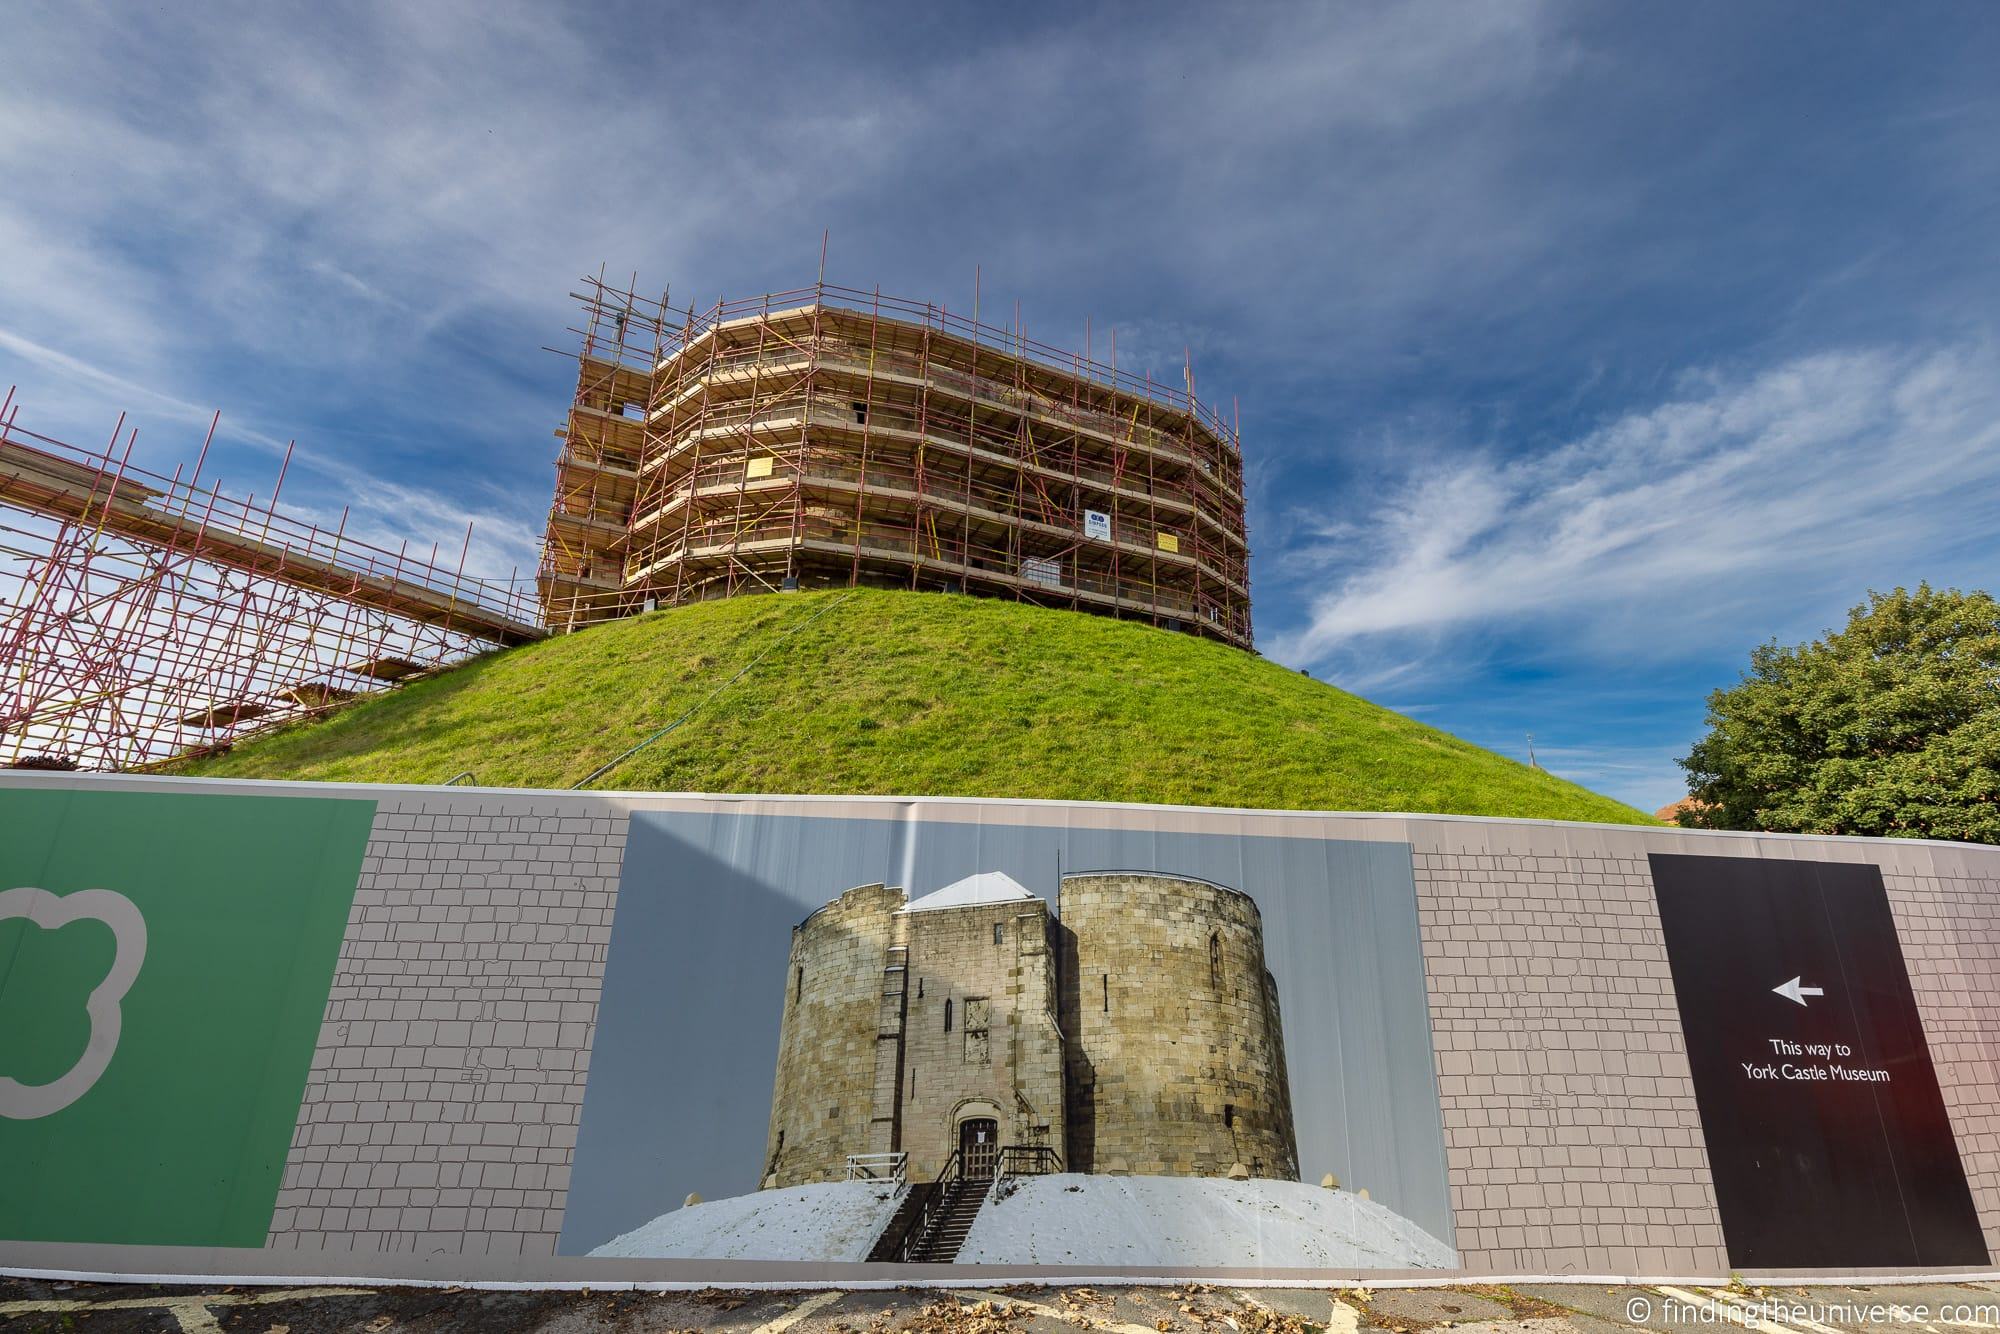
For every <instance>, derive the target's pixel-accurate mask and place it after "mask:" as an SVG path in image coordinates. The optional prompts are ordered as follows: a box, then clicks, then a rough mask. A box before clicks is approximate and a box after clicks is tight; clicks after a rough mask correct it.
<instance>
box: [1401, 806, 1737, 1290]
mask: <svg viewBox="0 0 2000 1334" xmlns="http://www.w3.org/2000/svg"><path fill="white" fill-rule="evenodd" d="M1444 832H1445V833H1446V834H1447V835H1448V836H1449V835H1456V837H1455V838H1452V839H1451V841H1450V842H1444V841H1442V840H1440V841H1432V840H1429V839H1426V840H1424V841H1423V842H1420V843H1419V844H1418V850H1417V851H1416V852H1415V853H1414V854H1413V857H1414V861H1415V872H1416V884H1417V911H1418V914H1419V918H1420V920H1421V922H1422V938H1423V951H1424V969H1425V973H1426V978H1427V983H1428V986H1429V990H1430V1000H1431V1041H1432V1047H1433V1050H1434V1051H1435V1053H1436V1057H1437V1068H1438V1087H1439V1094H1440V1099H1441V1102H1442V1107H1443V1113H1444V1135H1445V1158H1446V1166H1447V1170H1448V1174H1449V1180H1450V1184H1451V1204H1452V1210H1453V1213H1454V1215H1455V1217H1456V1220H1457V1232H1458V1249H1459V1253H1460V1255H1461V1257H1462V1258H1463V1260H1464V1262H1465V1265H1466V1267H1467V1268H1473V1269H1485V1270H1489V1271H1494V1270H1497V1271H1499V1272H1503V1273H1524V1274H1527V1273H1536V1274H1564V1273H1600V1274H1601V1273H1607V1272H1609V1273H1652V1274H1719V1273H1726V1272H1728V1269H1729V1264H1728V1258H1727V1255H1726V1253H1725V1251H1724V1248H1723V1239H1722V1220H1721V1216H1720V1215H1719V1214H1718V1213H1717V1211H1716V1206H1715V1193H1714V1188H1713V1186H1712V1184H1711V1180H1710V1177H1709V1168H1708V1154H1707V1152H1706V1150H1705V1149H1704V1147H1703V1140H1702V1134H1701V1119H1700V1115H1699V1112H1698V1111H1697V1109H1696V1106H1695V1096H1694V1078H1693V1074H1692V1072H1691V1071H1690V1070H1689V1068H1688V1060H1687V1049H1686V1046H1685V1045H1684V1043H1683V1041H1682V1038H1681V1026H1680V1012H1679V1010H1678V1009H1677V1008H1676V1006H1675V1003H1674V990H1673V975H1672V973H1671V972H1670V971H1669V969H1668V966H1667V949H1666V941H1665V938H1664V936H1663V935H1662V933H1661V931H1660V920H1659V913H1658V910H1657V908H1656V907H1655V904H1654V899H1653V882H1652V873H1651V871H1650V869H1649V868H1648V866H1647V862H1646V857H1645V852H1644V851H1643V850H1642V849H1640V848H1639V847H1638V846H1637V840H1631V839H1627V840H1623V842H1624V843H1625V845H1626V846H1625V848H1624V849H1621V850H1620V851H1619V852H1618V853H1616V854H1615V855H1614V854H1613V853H1611V852H1610V851H1607V850H1597V849H1592V848H1589V847H1584V848H1579V849H1575V850H1566V848H1565V839H1564V838H1563V833H1564V831H1561V830H1544V829H1537V828H1534V827H1532V826H1509V827H1496V826H1486V825H1475V826H1465V827H1462V828H1461V829H1459V830H1454V829H1452V828H1451V827H1449V826H1447V827H1446V828H1445V830H1444ZM1598 842H1600V843H1604V842H1606V840H1604V839H1599V840H1598ZM1426 843H1429V844H1430V846H1431V847H1433V848H1438V849H1439V850H1435V851H1430V850H1425V844H1426ZM1454 843H1455V844H1456V845H1457V847H1456V848H1454V847H1453V844H1454ZM1441 844H1442V846H1440V845H1441ZM1458 849H1463V850H1458Z"/></svg>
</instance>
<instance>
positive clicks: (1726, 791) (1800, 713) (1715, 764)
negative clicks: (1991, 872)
mask: <svg viewBox="0 0 2000 1334" xmlns="http://www.w3.org/2000/svg"><path fill="white" fill-rule="evenodd" d="M1708 728H1709V731H1708V735H1706V736H1704V737H1703V738H1702V739H1701V740H1700V741H1698V742H1696V743H1695V746H1694V749H1693V750H1692V751H1691V752H1690V753H1689V755H1688V757H1687V758H1686V759H1684V760H1682V761H1681V762H1680V764H1681V767H1682V768H1684V769H1686V770H1687V772H1688V791H1689V794H1690V795H1691V796H1692V797H1693V798H1694V802H1693V803H1692V804H1691V809H1688V810H1686V811H1685V812H1684V813H1683V814H1682V815H1681V817H1680V822H1681V823H1682V824H1688V825H1700V826H1704V827H1707V828H1710V829H1768V830H1776V831H1781V832H1787V833H1804V834H1869V835H1885V836H1890V837H1902V838H1946V839H1960V840H1964V841H1967V842H1982V843H2000V603H1996V602H1995V601H1994V600H1993V598H1992V597H1991V596H1990V595H1989V594H1986V593H1981V592H1976V591H1975V592H1971V593H1961V592H1959V591H1958V590H1957V589H1945V590H1942V591H1934V590H1933V589H1932V588H1931V587H1930V585H1928V584H1922V585H1919V586H1918V588H1917V590H1916V591H1915V592H1914V593H1911V592H1906V591H1905V590H1903V589H1901V588H1898V589H1897V590H1896V591H1895V592H1893V593H1875V592H1870V593H1869V595H1868V602H1867V604H1866V605H1864V606H1859V607H1856V608H1855V609H1854V610H1853V611H1852V612H1851V613H1849V615H1848V620H1847V627H1846V628H1845V629H1843V630H1836V631H1832V632H1830V633H1829V634H1828V635H1827V636H1826V637H1825V638H1824V639H1818V640H1814V641H1813V642H1812V643H1810V644H1805V645H1801V646H1799V647H1797V648H1780V647H1778V645H1777V644H1776V643H1770V644H1765V645H1763V646H1762V647H1761V648H1758V649H1757V650H1755V651H1754V652H1753V653H1752V654H1751V655H1750V670H1749V671H1748V672H1747V673H1745V674H1744V677H1743V680H1742V681H1741V682H1740V683H1739V684H1737V685H1735V686H1732V687H1730V688H1728V689H1726V690H1718V691H1716V692H1715V693H1714V694H1712V695H1710V696H1709V697H1708Z"/></svg>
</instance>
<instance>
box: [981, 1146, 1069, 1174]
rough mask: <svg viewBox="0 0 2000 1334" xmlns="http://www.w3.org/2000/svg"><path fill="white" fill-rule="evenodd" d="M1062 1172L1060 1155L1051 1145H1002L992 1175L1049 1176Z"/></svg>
mask: <svg viewBox="0 0 2000 1334" xmlns="http://www.w3.org/2000/svg"><path fill="white" fill-rule="evenodd" d="M1062 1170H1063V1161H1062V1155H1061V1154H1059V1153H1057V1152H1056V1150H1055V1146H1054V1145H1052V1144H1003V1145H1001V1146H1000V1160H999V1162H998V1163H997V1164H996V1165H995V1167H994V1170H993V1174H994V1176H996V1177H1004V1176H1019V1177H1032V1176H1050V1175H1053V1174H1054V1173H1057V1172H1060V1171H1062Z"/></svg>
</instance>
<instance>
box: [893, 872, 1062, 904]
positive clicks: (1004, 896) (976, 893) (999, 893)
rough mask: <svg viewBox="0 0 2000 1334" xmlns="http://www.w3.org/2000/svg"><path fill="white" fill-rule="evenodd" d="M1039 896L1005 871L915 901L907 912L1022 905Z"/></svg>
mask: <svg viewBox="0 0 2000 1334" xmlns="http://www.w3.org/2000/svg"><path fill="white" fill-rule="evenodd" d="M1034 897H1035V896H1034V895H1033V894H1030V893H1029V892H1028V891H1027V890H1026V889H1024V888H1022V886H1021V882H1020V881H1018V880H1016V879H1014V877H1012V876H1010V875H1008V874H1006V873H1005V872H1003V871H981V872H980V873H979V874H978V875H969V876H967V877H965V879H963V880H959V881H955V882H954V883H952V884H949V885H946V886H945V887H944V888H943V889H940V890H937V891H935V892H933V893H930V894H926V895H924V896H923V897H922V898H920V899H913V900H911V901H910V902H909V903H907V904H905V905H904V906H903V911H904V912H929V911H931V910H932V909H934V908H970V907H974V906H976V905H978V904H982V903H1019V902H1022V901H1023V900H1026V899H1032V898H1034Z"/></svg>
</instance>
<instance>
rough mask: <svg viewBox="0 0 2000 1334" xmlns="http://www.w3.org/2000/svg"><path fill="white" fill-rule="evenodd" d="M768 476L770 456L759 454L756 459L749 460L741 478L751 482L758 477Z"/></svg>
mask: <svg viewBox="0 0 2000 1334" xmlns="http://www.w3.org/2000/svg"><path fill="white" fill-rule="evenodd" d="M770 475H771V456H770V455H769V454H759V455H758V456H757V457H756V458H754V459H751V460H750V462H749V463H748V464H747V465H745V467H744V469H743V476H744V477H745V478H747V479H750V480H753V481H754V480H755V479H757V478H759V477H769V476H770Z"/></svg>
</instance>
